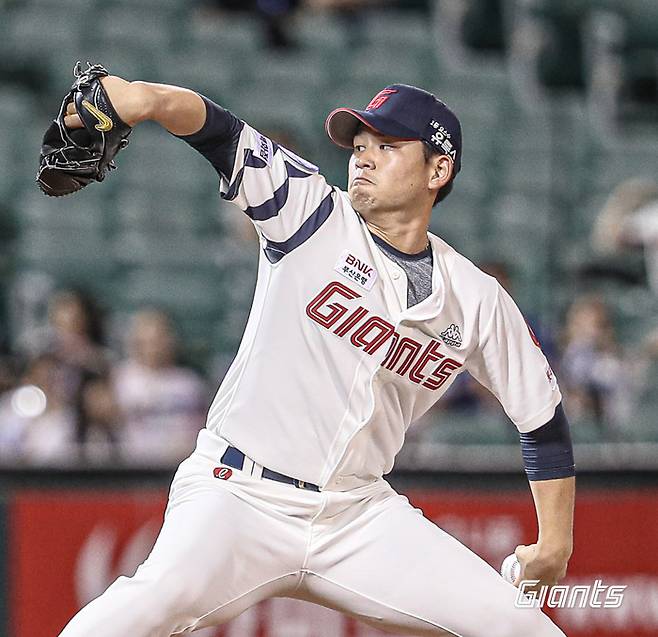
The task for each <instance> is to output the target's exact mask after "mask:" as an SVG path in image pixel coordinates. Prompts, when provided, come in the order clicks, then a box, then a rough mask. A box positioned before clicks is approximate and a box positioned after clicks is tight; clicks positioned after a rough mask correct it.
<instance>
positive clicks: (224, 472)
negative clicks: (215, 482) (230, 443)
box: [212, 467, 233, 480]
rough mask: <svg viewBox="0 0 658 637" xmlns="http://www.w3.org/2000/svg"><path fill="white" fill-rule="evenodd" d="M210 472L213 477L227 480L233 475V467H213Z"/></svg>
mask: <svg viewBox="0 0 658 637" xmlns="http://www.w3.org/2000/svg"><path fill="white" fill-rule="evenodd" d="M212 474H213V475H214V476H215V478H219V479H220V480H228V479H229V478H230V477H231V476H232V475H233V469H229V468H228V467H215V468H214V469H213V471H212Z"/></svg>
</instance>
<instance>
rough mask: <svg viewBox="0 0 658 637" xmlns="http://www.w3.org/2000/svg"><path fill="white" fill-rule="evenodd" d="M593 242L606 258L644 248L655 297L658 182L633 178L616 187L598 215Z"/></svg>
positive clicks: (657, 272)
mask: <svg viewBox="0 0 658 637" xmlns="http://www.w3.org/2000/svg"><path fill="white" fill-rule="evenodd" d="M592 243H593V245H594V247H595V248H596V249H597V250H598V251H599V252H601V253H603V254H607V255H614V254H620V253H623V252H624V251H626V250H629V249H637V248H644V257H645V263H646V270H647V277H648V280H649V285H650V286H651V288H652V290H653V292H654V294H655V295H656V296H658V183H656V181H655V180H653V179H642V178H633V179H628V180H626V181H624V182H622V183H621V184H619V185H618V186H617V187H616V188H615V189H614V190H613V192H612V194H611V195H610V197H609V198H608V200H607V201H606V203H605V205H604V207H603V209H602V210H601V212H600V213H599V216H598V219H597V220H596V223H595V225H594V230H593V233H592Z"/></svg>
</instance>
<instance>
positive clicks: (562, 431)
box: [519, 403, 576, 480]
mask: <svg viewBox="0 0 658 637" xmlns="http://www.w3.org/2000/svg"><path fill="white" fill-rule="evenodd" d="M519 438H520V440H521V453H522V455H523V464H524V466H525V472H526V474H527V476H528V480H554V479H556V478H568V477H570V476H574V475H576V469H575V464H574V460H573V446H572V444H571V434H570V432H569V423H568V421H567V417H566V415H565V413H564V409H563V408H562V403H560V404H559V405H558V406H557V407H556V408H555V415H554V416H553V418H552V419H551V420H549V421H548V422H547V423H546V424H545V425H542V426H541V427H539V428H538V429H535V430H534V431H531V432H529V433H522V434H519Z"/></svg>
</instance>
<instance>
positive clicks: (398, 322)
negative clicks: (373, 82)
mask: <svg viewBox="0 0 658 637" xmlns="http://www.w3.org/2000/svg"><path fill="white" fill-rule="evenodd" d="M103 86H104V88H105V90H106V91H107V94H108V95H109V98H110V100H111V101H112V104H113V105H114V108H115V109H116V112H117V113H118V115H119V116H120V117H121V119H122V120H123V121H124V122H125V123H127V124H128V125H129V126H134V125H136V124H137V123H138V122H141V121H144V120H153V121H156V122H158V123H159V124H161V125H162V126H163V127H164V128H165V129H166V130H168V131H169V132H171V133H173V134H174V135H176V136H178V137H180V138H181V139H183V140H184V141H185V142H187V143H188V144H189V145H191V146H192V147H193V148H195V149H196V150H197V151H199V152H200V153H202V154H203V155H204V156H205V157H206V158H207V159H208V161H209V162H210V163H211V164H212V166H213V167H214V168H215V170H216V171H217V173H218V175H219V179H220V192H221V196H222V197H223V198H224V199H226V200H227V201H231V202H233V203H234V204H235V205H236V206H237V207H238V208H240V209H241V210H242V212H243V213H244V214H246V215H247V216H248V217H249V218H250V219H251V220H252V221H253V223H254V226H255V227H256V230H257V233H258V237H259V243H260V262H259V269H258V282H257V285H256V290H255V293H254V300H253V306H252V309H251V313H250V315H249V320H248V323H247V326H246V328H245V332H244V336H243V339H242V342H241V344H240V347H239V350H238V353H237V355H236V357H235V360H234V361H233V364H232V366H231V368H230V370H229V371H228V373H227V375H226V377H225V378H224V381H223V382H222V384H221V387H220V388H219V390H218V392H217V395H216V397H215V399H214V401H213V403H212V406H211V407H210V411H209V414H208V419H207V426H206V428H204V429H203V430H202V431H201V432H200V433H199V436H198V442H197V446H196V449H195V451H194V452H193V453H192V455H191V456H190V457H189V458H188V459H186V460H185V461H184V462H183V463H182V464H181V465H180V467H179V468H178V471H177V472H176V475H175V477H174V479H173V482H172V485H171V490H170V493H169V501H168V505H167V509H166V513H165V519H164V524H163V527H162V529H161V532H160V534H159V536H158V538H157V541H156V543H155V546H154V548H153V550H152V552H151V554H150V555H149V556H148V558H147V559H146V561H145V562H144V563H143V564H142V565H141V566H140V567H139V568H138V569H137V571H136V573H135V574H134V575H133V576H132V577H119V578H118V579H117V580H116V581H115V582H114V583H112V584H111V585H110V586H109V588H108V589H107V591H106V592H105V593H104V594H103V595H101V596H100V597H99V598H98V599H96V600H94V601H92V602H91V603H90V604H88V605H87V606H86V607H85V608H83V609H82V610H81V611H80V612H79V613H78V614H77V615H76V616H75V617H74V618H73V619H72V620H71V621H70V623H69V624H68V625H67V627H66V628H65V629H64V631H63V632H62V633H61V634H62V636H63V637H90V636H92V635H93V637H123V636H125V635H131V637H169V636H170V635H183V634H189V633H191V632H193V631H194V630H196V629H200V628H203V627H207V626H213V625H218V624H221V623H223V622H226V621H228V620H230V619H231V618H233V617H235V616H236V615H238V614H239V613H241V612H242V611H244V610H245V609H246V608H248V607H249V606H251V605H252V604H255V603H257V602H259V601H261V600H263V599H265V598H268V597H273V596H276V597H291V598H297V599H302V600H307V601H310V602H314V603H316V604H321V605H323V606H326V607H329V608H333V609H337V610H339V611H342V612H344V613H347V614H349V615H351V616H353V617H356V618H359V619H361V620H363V621H364V622H367V623H368V624H371V625H373V626H376V627H379V628H381V629H384V630H387V631H395V632H398V633H403V634H409V635H443V636H445V635H452V636H462V637H529V636H532V637H552V636H557V635H563V633H562V632H561V631H560V629H559V628H557V627H556V626H555V625H554V624H553V623H552V622H551V621H550V619H549V618H548V617H547V616H546V615H544V614H543V613H542V612H541V611H540V610H539V609H536V608H535V609H518V608H515V605H514V601H515V598H516V593H517V589H516V588H515V587H514V586H512V585H511V584H509V583H507V582H506V581H504V580H503V579H502V578H501V577H500V576H499V574H498V573H497V572H496V571H495V570H494V569H492V568H491V567H490V566H489V565H487V564H486V563H485V562H484V561H483V560H481V559H480V558H479V557H478V556H477V555H475V554H474V553H473V552H471V551H470V550H469V549H468V548H467V547H465V546H464V545H462V544H461V543H459V542H458V541H457V540H456V539H455V538H453V537H451V536H450V535H448V534H447V533H446V532H444V531H443V530H442V529H440V528H439V527H437V526H436V525H434V524H433V523H432V522H430V521H429V520H427V519H426V518H425V517H423V515H422V513H421V511H419V510H418V509H414V508H413V507H412V506H411V505H410V504H409V502H408V500H407V499H406V498H405V497H403V496H401V495H399V494H397V493H396V492H395V491H394V490H393V489H392V488H391V487H390V486H389V484H388V483H387V482H386V481H385V480H384V478H383V477H382V476H383V475H384V474H386V473H388V472H389V471H390V470H391V469H392V467H393V462H394V458H395V455H396V454H397V452H398V451H399V449H400V448H401V446H402V444H403V441H404V436H405V431H406V429H407V428H408V427H409V425H410V424H411V423H412V422H413V421H414V420H415V419H417V418H418V417H420V416H421V415H422V414H423V413H425V412H426V411H427V410H428V409H429V408H430V407H431V406H432V405H433V404H434V403H435V402H436V401H437V400H439V399H440V397H441V396H442V395H443V394H444V392H445V391H446V390H447V389H448V387H449V386H450V384H451V383H452V382H453V381H454V380H455V377H456V376H457V375H458V374H459V373H461V372H462V371H464V370H468V371H469V372H470V373H471V374H472V375H473V376H474V377H475V378H476V379H477V380H478V381H479V382H480V383H482V384H483V385H484V386H485V387H487V388H488V389H489V390H491V392H493V394H494V395H495V396H496V397H497V398H498V400H499V401H500V403H501V404H502V406H503V408H504V409H505V411H506V413H507V414H508V416H509V417H510V419H511V420H512V421H513V422H514V424H515V425H516V427H517V428H518V430H519V432H520V437H521V446H522V452H523V457H524V461H525V466H526V471H527V475H528V478H529V480H530V487H531V489H532V494H533V497H534V502H535V506H536V510H537V518H538V527H539V534H538V539H537V542H536V543H535V544H532V545H529V546H519V547H517V549H516V554H517V556H518V558H519V561H520V562H521V565H522V570H521V575H520V578H519V579H537V580H539V581H540V584H541V585H543V584H548V585H552V584H554V583H555V582H557V581H558V580H559V579H561V578H562V577H563V576H564V574H565V572H566V567H567V561H568V559H569V557H570V554H571V551H572V515H573V504H574V488H575V487H574V482H575V478H574V462H573V453H572V448H571V442H570V436H569V428H568V423H567V421H566V418H565V415H564V412H563V409H562V406H561V404H560V403H561V394H560V390H559V388H558V385H557V383H556V379H555V376H554V375H553V372H552V371H551V369H550V367H549V365H548V363H547V361H546V358H545V357H544V355H543V353H542V351H541V349H540V346H539V343H538V342H537V340H536V338H535V337H534V335H533V334H532V331H531V330H530V329H529V328H528V327H527V325H526V323H525V321H524V318H523V316H522V315H521V312H520V311H519V310H518V308H517V307H516V305H515V304H514V302H513V300H512V299H511V298H510V296H509V295H508V294H507V292H506V291H505V290H504V289H503V288H502V287H501V286H500V285H499V284H498V282H497V281H496V280H495V279H494V278H492V277H490V276H487V275H485V274H484V273H483V272H482V271H480V270H479V269H478V268H477V267H476V266H475V265H473V264H472V263H471V262H470V261H469V260H468V259H466V258H465V257H463V256H461V255H460V254H459V253H458V252H456V251H455V250H454V249H453V248H452V247H451V246H449V245H448V244H446V243H445V242H444V241H442V240H441V239H440V238H439V237H437V236H435V235H433V234H431V233H429V232H428V225H429V220H430V216H431V214H432V209H433V206H434V205H435V204H436V203H438V202H440V201H442V200H443V199H444V198H445V197H446V196H447V195H448V194H449V192H450V191H451V189H452V186H453V183H454V179H455V177H456V176H457V174H458V172H459V169H460V166H461V155H462V152H461V151H462V139H461V128H460V124H459V121H458V119H457V117H456V116H455V115H454V114H453V112H452V111H451V110H450V109H449V108H448V107H447V106H446V105H445V104H444V103H443V102H441V101H439V100H438V99H437V98H436V97H434V95H432V94H430V93H428V92H426V91H424V90H421V89H419V88H415V87H412V86H407V85H402V84H396V85H392V86H389V87H387V88H385V89H384V90H382V91H381V92H380V93H378V94H377V95H376V96H375V97H374V98H373V100H372V101H371V102H370V104H369V105H368V106H367V107H366V108H365V110H354V109H351V108H338V109H337V110H335V111H333V112H332V113H331V114H330V115H329V117H328V118H327V121H326V130H327V133H328V135H329V137H330V139H331V140H332V141H333V142H334V143H336V144H338V145H339V146H342V147H345V148H349V149H351V152H352V155H351V158H350V162H349V180H348V189H347V191H346V192H345V191H342V190H340V189H339V188H337V187H335V186H332V185H330V184H328V183H327V182H326V181H325V179H324V178H323V177H322V175H321V174H320V173H319V172H318V168H317V167H316V166H314V165H312V164H311V163H309V162H307V161H305V160H304V159H301V158H300V157H298V156H296V155H295V154H293V153H292V152H290V151H289V150H287V149H286V148H284V147H283V146H281V145H279V144H277V143H276V142H275V141H273V140H271V139H269V138H268V137H266V136H265V135H262V134H261V133H259V132H258V131H257V130H255V129H253V128H252V127H251V126H249V125H248V124H246V123H245V122H243V121H241V120H240V119H238V118H237V117H235V116H234V115H233V114H231V113H230V112H228V111H226V110H224V109H223V108H221V107H220V106H218V105H217V104H214V103H213V102H212V101H210V100H209V99H207V98H205V97H203V96H201V95H199V94H197V93H195V92H193V91H190V90H187V89H182V88H178V87H173V86H165V85H158V84H149V83H144V82H133V83H129V82H126V81H124V80H122V79H120V78H118V77H116V76H109V77H105V78H103ZM67 112H68V115H67V116H66V120H65V121H66V126H67V127H69V128H70V129H75V128H76V127H79V126H81V121H80V117H79V115H78V114H76V110H75V107H74V106H73V105H71V106H69V107H68V110H67ZM446 214H449V213H446ZM517 583H518V582H517Z"/></svg>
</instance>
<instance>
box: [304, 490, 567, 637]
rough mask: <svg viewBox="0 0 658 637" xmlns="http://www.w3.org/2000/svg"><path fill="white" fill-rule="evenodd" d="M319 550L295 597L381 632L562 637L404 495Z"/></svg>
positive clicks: (328, 538) (377, 506)
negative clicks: (518, 605) (521, 604)
mask: <svg viewBox="0 0 658 637" xmlns="http://www.w3.org/2000/svg"><path fill="white" fill-rule="evenodd" d="M360 518H361V519H360V520H356V519H355V520H351V521H350V523H349V524H346V525H340V527H341V530H340V531H338V532H337V533H336V534H335V536H333V537H332V535H331V532H327V533H326V534H324V535H323V536H322V537H321V539H320V540H319V541H318V542H317V544H316V545H315V546H314V548H313V551H312V557H311V559H310V560H309V563H308V573H307V574H306V575H305V576H304V580H303V582H302V585H301V586H300V587H299V589H298V590H297V591H296V596H297V597H301V598H303V599H307V600H309V601H314V602H316V603H320V604H323V605H325V606H329V607H332V608H336V609H338V610H341V611H343V612H346V613H348V614H352V615H354V616H356V617H359V618H360V619H362V620H364V621H366V622H367V623H370V624H373V625H375V626H377V627H378V628H381V629H383V630H389V631H391V632H396V633H399V634H408V635H423V636H424V635H432V636H439V635H441V636H445V635H455V636H457V637H529V636H530V635H532V637H564V634H563V633H562V631H561V630H560V629H559V628H558V627H557V626H555V624H553V622H552V621H551V620H550V619H549V618H548V617H547V616H546V615H544V614H543V613H542V612H541V611H540V610H538V609H519V608H516V607H515V605H514V601H515V599H516V593H517V589H516V588H514V587H513V586H512V585H511V584H508V583H507V582H505V581H504V580H503V579H502V577H500V575H499V574H498V573H497V572H496V571H495V570H494V569H492V568H491V567H490V566H489V565H488V564H487V563H486V562H484V561H483V560H482V559H481V558H480V557H478V556H477V555H476V554H475V553H473V552H472V551H470V550H469V549H468V548H467V547H465V546H464V545H463V544H461V543H460V542H458V541H457V540H456V539H455V538H453V537H452V536H450V535H449V534H447V533H445V532H444V531H443V530H441V529H440V528H439V527H437V526H436V525H435V524H433V523H432V522H430V521H429V520H428V519H426V518H425V517H424V516H423V515H422V514H421V512H420V511H418V510H417V509H414V508H413V507H412V506H411V505H410V504H409V503H408V501H407V499H406V498H404V497H402V496H397V495H392V496H391V497H388V498H385V499H384V500H383V501H381V500H380V501H379V502H377V503H371V504H370V505H369V506H368V507H367V508H365V509H364V510H363V511H362V512H361V515H360Z"/></svg>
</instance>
